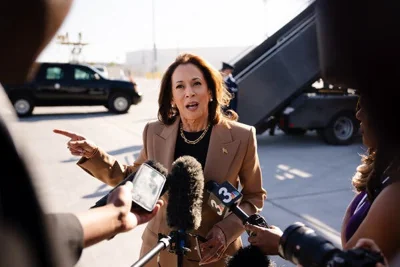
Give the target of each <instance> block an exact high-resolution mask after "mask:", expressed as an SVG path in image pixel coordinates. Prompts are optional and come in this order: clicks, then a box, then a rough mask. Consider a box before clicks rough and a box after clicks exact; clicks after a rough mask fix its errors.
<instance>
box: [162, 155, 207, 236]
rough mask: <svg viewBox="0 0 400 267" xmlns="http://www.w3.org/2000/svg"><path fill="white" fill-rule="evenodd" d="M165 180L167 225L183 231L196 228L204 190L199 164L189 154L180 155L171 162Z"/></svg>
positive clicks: (198, 224) (199, 221)
mask: <svg viewBox="0 0 400 267" xmlns="http://www.w3.org/2000/svg"><path fill="white" fill-rule="evenodd" d="M167 180H168V183H169V191H168V192H169V199H168V205H167V223H168V226H169V227H171V228H173V229H178V230H185V231H186V230H189V231H190V230H196V229H198V228H199V226H200V223H201V212H202V204H203V190H204V175H203V169H202V167H201V164H200V163H199V162H198V161H197V160H196V159H195V158H193V157H191V156H182V157H180V158H178V159H176V160H175V161H174V162H173V164H172V168H171V172H170V173H169V174H168V177H167Z"/></svg>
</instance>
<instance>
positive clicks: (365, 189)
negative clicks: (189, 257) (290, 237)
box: [247, 93, 400, 261]
mask: <svg viewBox="0 0 400 267" xmlns="http://www.w3.org/2000/svg"><path fill="white" fill-rule="evenodd" d="M377 101H378V99H377V98H376V96H375V97H374V98H371V96H369V95H368V94H367V93H364V94H363V93H361V95H360V99H359V106H358V111H357V113H356V117H357V119H358V120H360V122H361V123H360V129H361V132H362V135H363V143H364V145H365V146H366V147H367V148H368V151H367V155H364V156H363V157H362V164H361V165H360V166H358V167H357V171H356V174H355V175H354V177H353V179H352V184H353V186H354V188H355V191H356V195H355V197H354V199H353V200H352V201H351V202H350V204H349V206H348V208H347V210H346V212H345V215H344V219H343V224H342V227H341V241H342V242H341V243H342V247H343V248H344V249H350V248H353V247H354V246H355V245H356V243H357V242H358V241H359V240H360V239H362V238H367V239H371V240H373V241H374V242H375V243H376V244H377V245H378V246H379V247H380V248H381V251H382V253H383V255H384V256H385V257H386V258H387V259H388V260H389V261H390V260H392V259H393V258H394V256H395V255H396V254H397V253H399V252H400V231H399V230H398V226H399V225H400V206H399V205H398V203H400V183H399V181H400V162H399V160H400V150H397V149H398V147H397V143H396V142H397V140H396V139H397V136H396V137H395V136H394V135H392V133H390V132H387V131H385V130H382V129H381V128H379V124H378V122H377V121H375V119H378V117H376V116H375V114H376V113H379V112H380V111H376V110H375V107H374V103H377ZM382 115H385V116H386V118H387V120H390V119H391V120H395V119H396V117H397V114H393V113H391V112H390V113H387V114H382ZM393 115H395V116H396V117H394V116H393ZM379 120H382V119H379ZM378 147H379V148H380V149H378ZM394 148H396V149H394ZM378 152H381V154H378ZM378 156H380V158H378ZM247 229H248V230H252V231H253V230H254V231H255V233H256V236H252V237H249V239H248V240H249V242H250V243H251V244H253V245H255V246H258V247H260V248H261V249H262V251H263V252H264V253H265V254H267V255H277V254H278V245H279V242H280V238H281V236H282V234H283V233H282V231H281V229H279V228H278V227H276V226H271V229H266V228H260V227H256V226H250V225H249V226H247Z"/></svg>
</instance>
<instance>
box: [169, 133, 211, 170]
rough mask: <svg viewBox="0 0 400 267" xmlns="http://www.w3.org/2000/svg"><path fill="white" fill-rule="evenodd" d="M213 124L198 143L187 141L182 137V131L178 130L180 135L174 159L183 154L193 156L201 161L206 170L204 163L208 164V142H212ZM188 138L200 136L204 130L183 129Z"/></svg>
mask: <svg viewBox="0 0 400 267" xmlns="http://www.w3.org/2000/svg"><path fill="white" fill-rule="evenodd" d="M211 131H212V126H210V129H209V130H208V132H207V133H206V135H205V136H204V137H203V139H201V140H200V141H199V142H198V143H197V144H195V145H191V144H188V143H186V142H185V141H184V140H183V138H182V137H181V133H180V131H178V137H177V139H176V146H175V155H174V160H176V159H177V158H179V157H181V156H192V157H194V158H195V159H197V161H198V162H200V164H201V167H202V168H203V170H204V165H205V164H206V158H207V151H208V144H209V143H210V137H211ZM183 133H184V135H185V137H186V139H188V140H190V141H193V140H196V139H197V138H199V137H200V135H201V134H202V133H203V131H200V132H185V131H183Z"/></svg>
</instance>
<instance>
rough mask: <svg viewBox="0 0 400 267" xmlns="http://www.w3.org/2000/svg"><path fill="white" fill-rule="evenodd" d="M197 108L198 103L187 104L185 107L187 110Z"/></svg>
mask: <svg viewBox="0 0 400 267" xmlns="http://www.w3.org/2000/svg"><path fill="white" fill-rule="evenodd" d="M198 106H199V103H198V102H190V103H189V104H187V105H186V106H185V107H186V108H187V109H189V110H195V109H197V107H198Z"/></svg>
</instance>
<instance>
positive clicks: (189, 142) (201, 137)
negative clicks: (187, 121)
mask: <svg viewBox="0 0 400 267" xmlns="http://www.w3.org/2000/svg"><path fill="white" fill-rule="evenodd" d="M210 126H211V124H210V123H209V124H208V125H207V128H206V129H205V130H204V131H203V133H202V134H201V135H200V136H199V138H197V139H196V140H193V141H192V140H189V139H187V138H186V136H185V134H184V133H183V125H182V123H181V125H180V131H181V137H182V139H183V141H185V143H186V144H189V145H195V144H197V143H198V142H200V141H201V139H203V138H204V136H205V135H206V133H207V131H208V129H209V128H210Z"/></svg>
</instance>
